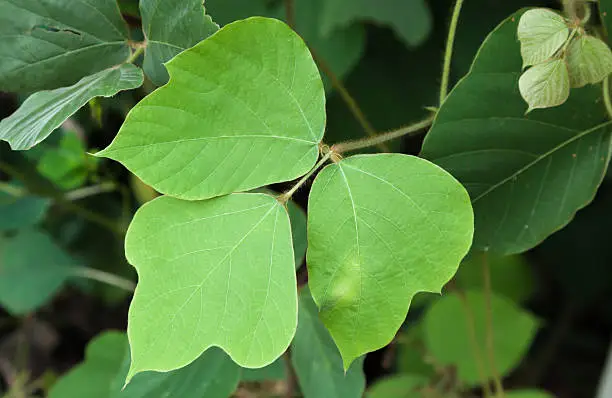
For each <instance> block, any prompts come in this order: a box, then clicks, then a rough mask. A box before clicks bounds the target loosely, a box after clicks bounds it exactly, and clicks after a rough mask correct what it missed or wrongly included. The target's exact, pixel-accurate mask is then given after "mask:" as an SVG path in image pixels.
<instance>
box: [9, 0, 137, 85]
mask: <svg viewBox="0 0 612 398" xmlns="http://www.w3.org/2000/svg"><path fill="white" fill-rule="evenodd" d="M127 40H128V35H127V28H126V26H125V23H124V22H123V20H122V19H121V15H120V14H119V9H118V8H117V3H116V0H80V1H76V2H75V1H64V0H0V60H1V61H0V91H2V90H4V91H37V90H45V89H54V88H58V87H63V86H68V85H71V84H74V83H76V82H77V81H78V80H79V79H81V78H82V77H85V76H87V75H90V74H93V73H96V72H98V71H101V70H102V69H105V68H108V67H111V66H113V65H116V64H119V63H121V62H122V61H123V60H125V59H126V58H127V57H128V56H129V54H130V50H129V47H128V45H127Z"/></svg>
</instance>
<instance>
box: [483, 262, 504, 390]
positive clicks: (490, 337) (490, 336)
mask: <svg viewBox="0 0 612 398" xmlns="http://www.w3.org/2000/svg"><path fill="white" fill-rule="evenodd" d="M482 276H483V279H484V296H485V305H486V322H487V328H486V330H487V333H486V341H487V354H488V357H489V365H490V367H491V373H492V375H493V384H494V385H495V394H496V395H495V396H496V398H504V386H503V384H502V380H501V377H500V375H499V372H498V370H497V364H496V362H495V335H494V333H493V308H492V306H491V296H492V295H493V291H492V288H491V267H490V266H489V258H488V255H487V253H486V252H483V253H482Z"/></svg>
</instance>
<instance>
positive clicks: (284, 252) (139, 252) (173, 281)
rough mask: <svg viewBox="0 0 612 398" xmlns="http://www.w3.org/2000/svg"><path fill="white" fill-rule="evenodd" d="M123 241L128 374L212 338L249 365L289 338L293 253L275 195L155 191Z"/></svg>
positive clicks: (157, 366) (293, 316)
mask: <svg viewBox="0 0 612 398" xmlns="http://www.w3.org/2000/svg"><path fill="white" fill-rule="evenodd" d="M125 245H126V255H127V258H128V261H129V262H130V263H131V264H132V265H134V267H136V270H137V271H138V275H139V283H138V287H137V288H136V293H135V294H134V299H133V300H132V304H131V306H130V313H129V317H128V334H129V337H130V346H131V349H132V365H131V368H130V372H129V373H128V381H129V379H131V378H132V377H133V376H134V375H135V374H136V373H138V372H142V371H146V370H157V371H168V370H172V369H177V368H180V367H182V366H185V365H187V364H188V363H190V362H192V361H193V360H194V359H196V358H197V357H198V356H200V354H201V353H202V352H204V351H206V350H207V349H208V348H209V347H211V346H218V347H221V348H223V349H224V350H225V351H226V352H227V353H228V354H229V355H230V356H231V357H232V359H233V360H234V361H235V362H236V363H238V364H239V365H240V366H243V367H249V368H257V367H263V366H266V365H268V364H270V363H272V362H273V361H274V360H275V359H276V358H278V357H279V356H280V355H281V354H282V353H283V352H284V351H285V349H286V348H287V347H288V346H289V343H290V341H291V339H292V338H293V334H294V333H295V328H296V323H297V292H296V279H295V266H294V258H293V256H294V255H293V247H292V243H291V230H290V225H289V217H288V215H287V212H286V210H285V208H284V207H283V206H282V205H281V204H280V203H279V202H277V201H276V199H274V198H273V197H271V196H268V195H264V194H233V195H229V196H223V197H219V198H215V199H213V200H208V201H201V202H185V201H181V200H178V199H174V198H170V197H160V198H157V199H154V200H152V201H150V202H148V203H146V204H145V205H144V206H142V207H141V208H140V210H138V212H137V213H136V215H135V216H134V220H133V221H132V224H131V225H130V229H129V231H128V234H127V237H126V244H125Z"/></svg>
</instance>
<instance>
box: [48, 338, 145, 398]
mask: <svg viewBox="0 0 612 398" xmlns="http://www.w3.org/2000/svg"><path fill="white" fill-rule="evenodd" d="M127 351H128V344H127V337H126V336H125V333H122V332H105V333H102V334H100V335H98V336H97V337H96V338H94V339H93V340H92V341H91V342H90V343H89V345H88V346H87V350H86V352H85V360H84V361H83V362H82V363H81V364H80V365H77V366H75V367H74V368H72V369H71V370H70V371H69V372H68V373H67V374H65V375H64V376H62V377H60V379H59V380H58V381H57V382H56V383H55V384H54V385H53V386H52V387H51V390H50V391H49V398H84V397H87V398H111V397H114V396H115V395H114V394H113V392H114V388H113V381H114V380H115V378H116V376H117V373H118V372H119V369H120V368H121V365H122V363H123V361H124V358H125V355H126V352H127ZM151 398H153V397H151Z"/></svg>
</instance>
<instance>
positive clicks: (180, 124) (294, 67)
mask: <svg viewBox="0 0 612 398" xmlns="http://www.w3.org/2000/svg"><path fill="white" fill-rule="evenodd" d="M262 37H266V38H267V39H266V40H261V38H262ZM167 67H168V71H169V72H170V82H169V83H168V84H167V85H166V86H164V87H162V88H160V89H158V90H157V91H155V92H154V93H153V94H151V95H149V96H148V97H146V98H145V99H144V100H143V101H141V102H140V103H139V104H138V105H136V107H134V108H133V109H132V110H131V111H130V113H129V114H128V116H127V119H126V121H125V123H124V124H123V126H122V127H121V130H120V131H119V134H118V135H117V137H116V138H115V140H114V141H113V142H112V144H111V145H110V146H109V147H108V148H106V149H105V150H103V151H102V152H100V153H98V156H105V157H108V158H111V159H115V160H117V161H119V162H121V163H122V164H124V165H125V166H126V167H127V168H128V169H130V171H132V172H133V173H134V174H136V175H137V176H138V177H140V179H142V180H143V181H144V182H145V183H146V184H148V185H150V186H152V187H153V188H155V189H156V190H158V191H160V192H162V193H166V194H169V195H172V196H175V197H180V198H183V199H205V198H211V197H214V196H219V195H223V194H227V193H231V192H236V191H242V190H249V189H252V188H257V187H260V186H263V185H267V184H271V183H275V182H281V181H287V180H292V179H295V178H296V177H299V176H300V175H302V174H305V173H306V172H307V171H308V170H310V168H312V166H313V165H314V163H315V161H316V160H317V156H318V153H319V150H318V145H319V142H320V141H321V138H322V137H323V130H324V127H325V94H324V91H323V84H322V83H321V78H320V76H319V72H318V70H317V67H316V65H315V63H314V61H313V60H312V57H311V55H310V53H309V52H308V48H307V47H306V45H305V44H304V42H303V41H302V40H301V39H300V37H299V36H298V35H297V34H295V33H294V32H293V31H292V30H291V29H290V28H289V27H288V26H287V25H285V24H284V23H282V22H280V21H277V20H273V19H268V18H250V19H247V20H243V21H239V22H235V23H232V24H229V25H227V26H225V27H224V28H223V29H221V30H219V31H218V32H217V33H216V34H214V35H213V36H211V37H209V38H208V39H206V40H204V41H203V42H201V43H200V44H198V45H196V46H195V47H193V48H191V49H189V50H187V51H184V52H183V53H181V54H179V55H178V56H177V57H175V58H174V59H173V60H172V61H170V62H169V63H168V64H167Z"/></svg>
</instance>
